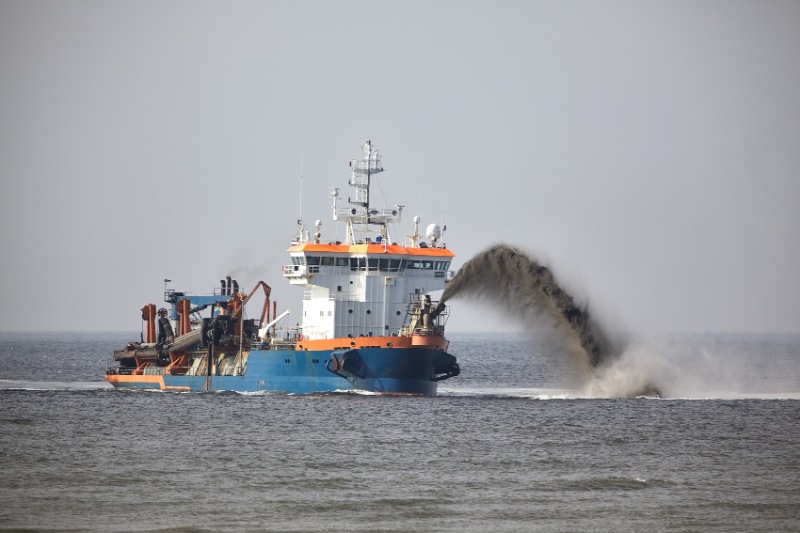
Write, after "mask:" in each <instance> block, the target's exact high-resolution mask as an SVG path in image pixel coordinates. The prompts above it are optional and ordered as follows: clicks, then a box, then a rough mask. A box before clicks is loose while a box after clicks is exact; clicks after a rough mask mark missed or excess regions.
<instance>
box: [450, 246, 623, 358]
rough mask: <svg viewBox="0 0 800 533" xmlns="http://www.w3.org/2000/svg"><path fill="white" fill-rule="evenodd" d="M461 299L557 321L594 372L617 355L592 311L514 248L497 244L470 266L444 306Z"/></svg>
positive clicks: (453, 285) (457, 279) (456, 280)
mask: <svg viewBox="0 0 800 533" xmlns="http://www.w3.org/2000/svg"><path fill="white" fill-rule="evenodd" d="M461 296H472V297H481V298H485V299H487V300H490V301H492V302H494V303H496V304H498V305H500V306H502V307H503V308H504V309H507V310H508V311H509V312H510V313H511V314H513V315H515V316H518V317H520V318H522V319H526V318H529V317H530V316H531V315H532V314H535V315H538V316H544V317H550V318H552V319H553V320H554V321H555V323H556V325H557V326H560V329H562V330H564V331H565V332H566V333H567V334H568V335H570V336H572V337H573V338H574V339H575V340H577V341H578V342H579V343H580V346H581V348H582V349H583V350H584V351H585V353H586V356H587V358H588V361H589V363H590V364H591V365H592V366H594V367H597V366H598V365H601V364H602V363H604V362H606V361H608V360H609V359H610V358H611V357H612V356H613V354H614V351H613V349H612V346H611V343H610V342H609V339H608V336H607V335H606V334H605V333H604V332H603V331H602V330H601V329H600V327H599V326H598V325H597V324H596V323H595V322H594V321H593V320H592V319H591V317H590V315H589V311H588V309H586V307H583V306H580V305H578V304H576V303H575V300H574V298H573V297H572V296H570V295H569V294H568V293H567V292H566V291H565V290H564V289H563V288H562V287H561V286H560V285H559V284H558V282H557V281H556V279H555V276H553V273H552V271H551V270H550V269H549V268H547V267H546V266H543V265H542V264H541V263H539V262H538V261H536V260H535V259H533V258H532V257H529V256H528V255H527V254H526V253H525V252H523V251H521V250H519V249H517V248H514V247H512V246H508V245H505V244H497V245H494V246H492V247H491V248H489V249H487V250H485V251H483V252H481V253H479V254H478V255H476V256H475V257H473V258H472V259H470V260H469V261H468V262H467V263H466V264H464V266H463V267H462V268H461V270H459V271H458V274H456V276H455V277H454V278H453V280H452V281H451V282H450V283H448V285H447V287H445V291H444V294H443V295H442V299H441V301H442V303H444V302H446V301H447V300H449V299H451V298H455V297H461Z"/></svg>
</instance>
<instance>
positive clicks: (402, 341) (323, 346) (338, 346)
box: [295, 335, 450, 351]
mask: <svg viewBox="0 0 800 533" xmlns="http://www.w3.org/2000/svg"><path fill="white" fill-rule="evenodd" d="M449 345H450V342H449V341H448V340H447V339H445V338H444V337H441V336H437V335H413V336H411V337H353V338H349V337H340V338H338V339H323V340H302V341H298V342H297V347H296V348H295V350H312V351H315V350H342V349H345V350H349V349H351V348H376V347H377V348H410V347H412V346H415V347H420V348H423V347H425V348H434V349H440V350H447V347H448V346H449Z"/></svg>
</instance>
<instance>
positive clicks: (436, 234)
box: [425, 224, 442, 242]
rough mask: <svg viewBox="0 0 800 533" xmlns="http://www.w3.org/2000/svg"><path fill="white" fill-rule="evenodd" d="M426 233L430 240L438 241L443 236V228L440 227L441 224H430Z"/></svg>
mask: <svg viewBox="0 0 800 533" xmlns="http://www.w3.org/2000/svg"><path fill="white" fill-rule="evenodd" d="M425 235H426V236H427V237H428V240H430V241H433V242H436V241H438V240H439V238H440V237H441V236H442V228H440V227H439V224H428V227H427V228H425Z"/></svg>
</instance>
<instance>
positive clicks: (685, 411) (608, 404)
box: [0, 333, 800, 533]
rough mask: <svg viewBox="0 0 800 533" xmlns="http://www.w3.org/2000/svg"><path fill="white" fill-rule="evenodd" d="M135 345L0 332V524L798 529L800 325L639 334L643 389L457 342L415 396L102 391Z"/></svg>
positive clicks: (520, 344) (534, 350)
mask: <svg viewBox="0 0 800 533" xmlns="http://www.w3.org/2000/svg"><path fill="white" fill-rule="evenodd" d="M135 337H136V335H132V334H127V333H63V334H57V333H48V334H33V333H2V334H0V530H7V531H31V532H32V531H92V532H95V531H96V532H106V531H112V532H126V531H131V532H133V531H148V532H155V531H158V532H195V531H196V532H204V531H208V532H211V531H214V532H216V531H232V532H251V531H254V532H258V531H285V532H293V531H297V532H301V531H333V532H346V531H398V532H399V531H426V532H427V531H431V532H436V531H458V532H462V533H463V532H473V531H474V532H495V531H497V532H502V531H520V532H522V531H526V532H527V531H533V532H536V531H543V532H545V531H546V532H551V531H552V532H567V531H614V532H634V531H635V532H638V531H655V532H659V531H664V532H667V531H675V532H679V531H687V532H688V531H719V532H722V531H765V532H766V531H770V532H774V531H786V532H789V531H798V530H800V335H671V336H664V337H662V338H658V339H648V340H647V341H642V342H640V343H638V344H636V345H634V346H632V348H631V350H630V352H629V353H630V356H629V357H630V359H631V360H632V361H634V362H636V363H637V364H638V366H636V365H634V368H635V369H636V371H646V372H650V373H651V374H652V375H651V376H649V377H651V378H653V379H657V378H658V379H661V381H660V385H661V386H662V387H665V386H666V387H665V388H666V389H668V390H665V391H664V392H665V393H664V394H663V395H662V397H661V398H655V397H635V398H616V397H613V395H611V396H610V397H602V395H598V390H602V389H597V388H594V389H593V388H592V387H588V386H587V381H586V380H587V376H586V375H585V369H583V368H581V366H580V365H579V364H576V363H575V362H574V361H572V360H571V359H570V357H569V356H567V355H565V353H566V352H567V350H566V349H565V347H564V346H563V345H561V344H560V343H559V341H558V340H557V339H554V338H549V337H548V336H547V335H542V336H528V335H525V334H514V335H499V334H477V333H471V334H456V333H452V334H450V335H449V337H450V338H451V341H452V345H451V350H450V351H451V352H452V353H454V354H455V355H456V356H457V357H458V358H459V362H460V364H461V369H462V373H461V375H460V376H459V377H457V378H454V379H451V380H448V381H445V382H443V383H441V384H440V394H439V396H437V397H434V398H427V397H383V396H373V395H364V394H353V393H334V394H320V395H310V396H293V395H285V394H236V393H211V394H200V393H161V392H144V391H122V390H114V389H111V388H109V387H108V386H107V385H106V384H105V382H104V381H103V380H102V375H103V371H104V370H105V367H106V366H107V364H109V363H110V360H111V352H112V351H113V349H115V348H116V349H118V348H120V347H121V346H123V345H124V344H125V342H127V341H128V340H131V339H133V338H135ZM643 369H644V370H643ZM654 376H655V377H654ZM668 393H670V394H668Z"/></svg>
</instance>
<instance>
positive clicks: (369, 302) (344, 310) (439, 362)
mask: <svg viewBox="0 0 800 533" xmlns="http://www.w3.org/2000/svg"><path fill="white" fill-rule="evenodd" d="M362 148H363V154H362V157H361V158H360V159H354V160H353V161H351V162H350V168H351V172H352V176H351V178H350V181H349V185H350V186H351V187H352V188H353V196H352V197H350V198H348V199H347V205H340V204H341V201H340V199H339V189H334V190H333V192H332V200H333V220H334V221H335V222H339V223H343V224H344V226H345V227H344V229H345V236H344V241H343V242H342V241H336V240H334V241H330V242H323V240H322V234H321V223H320V221H317V222H316V228H315V232H314V233H313V235H312V234H311V232H310V231H309V230H308V229H307V228H306V227H305V226H304V225H303V224H302V221H298V223H299V225H300V230H299V232H298V234H297V236H296V238H295V239H294V240H293V242H292V243H291V246H290V247H289V249H288V253H289V256H290V258H291V264H288V265H285V266H283V267H282V273H283V277H284V278H285V279H287V280H288V281H289V283H290V284H291V285H298V286H300V287H302V289H303V300H302V323H300V324H298V325H297V326H295V327H287V328H281V327H279V324H280V323H282V321H284V318H285V316H286V315H287V314H289V311H288V310H287V311H285V312H284V313H282V314H280V315H277V316H276V314H277V306H276V305H275V303H274V302H273V305H272V309H270V292H271V288H270V287H269V285H267V284H266V283H264V282H263V281H259V282H258V283H257V284H256V285H255V287H254V288H253V289H252V290H251V291H250V292H249V293H245V292H242V291H240V288H239V285H238V283H237V282H236V281H235V280H232V279H231V278H230V277H229V276H228V277H226V278H225V279H223V280H221V281H220V285H219V287H218V288H216V289H214V291H213V293H210V294H199V295H192V294H187V293H184V292H178V291H175V290H173V289H168V288H167V285H166V283H167V282H168V281H169V280H165V290H164V292H165V298H164V299H165V302H166V303H168V304H170V308H169V309H167V308H165V307H163V308H161V309H159V310H156V306H155V305H154V304H148V305H146V306H144V307H143V308H142V320H143V321H144V324H143V332H142V335H141V339H140V341H139V342H131V343H128V345H127V346H126V347H124V349H122V350H119V351H116V352H114V363H113V364H112V366H111V367H109V369H108V370H107V371H106V380H108V381H109V382H110V383H111V384H112V385H113V386H115V387H119V388H142V389H160V390H167V391H241V392H258V391H274V392H284V393H295V394H308V393H319V392H333V391H364V392H369V393H383V394H418V395H435V394H436V389H437V384H438V382H439V381H442V380H444V379H448V378H451V377H454V376H457V375H458V374H459V367H458V363H457V361H456V358H455V357H454V356H453V355H451V354H449V353H448V352H447V350H448V347H449V341H448V340H447V339H446V338H445V336H444V326H445V322H446V319H447V315H448V311H447V309H446V307H445V306H444V305H443V304H440V303H438V302H436V301H434V300H432V299H431V293H433V292H436V291H440V290H442V289H444V286H445V282H446V281H447V280H448V279H450V278H451V277H452V272H451V271H449V270H448V269H449V267H450V263H451V261H452V259H453V257H454V254H453V253H452V252H451V251H450V250H448V249H447V247H446V246H445V244H444V242H443V239H442V238H443V229H442V228H440V227H439V226H438V225H437V224H430V225H428V226H427V228H426V230H425V236H424V237H423V236H422V235H421V234H420V231H419V230H420V219H419V217H417V216H415V217H414V218H413V223H414V229H413V233H412V234H410V235H408V236H407V241H406V242H405V243H404V244H396V243H395V242H393V240H392V237H391V235H390V232H389V225H390V224H393V223H399V222H400V221H401V215H402V210H403V207H402V206H399V205H396V206H394V207H391V208H384V209H375V208H373V207H372V205H371V203H370V195H369V194H370V183H371V180H372V178H373V177H374V176H375V175H376V174H378V173H380V172H382V171H383V166H382V164H381V159H380V156H379V154H378V151H377V149H376V148H375V147H374V146H373V145H372V143H371V142H370V141H367V142H366V143H365V144H364V145H363V147H362ZM259 289H260V290H261V292H262V293H263V296H264V303H263V306H262V307H261V310H260V311H261V313H260V318H259V319H255V318H246V308H247V304H248V302H249V301H250V300H251V298H252V297H253V296H254V295H255V294H257V293H258V292H259ZM256 300H257V299H256ZM254 301H255V300H254ZM270 311H271V312H270ZM204 314H205V315H207V316H203V315H204Z"/></svg>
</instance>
